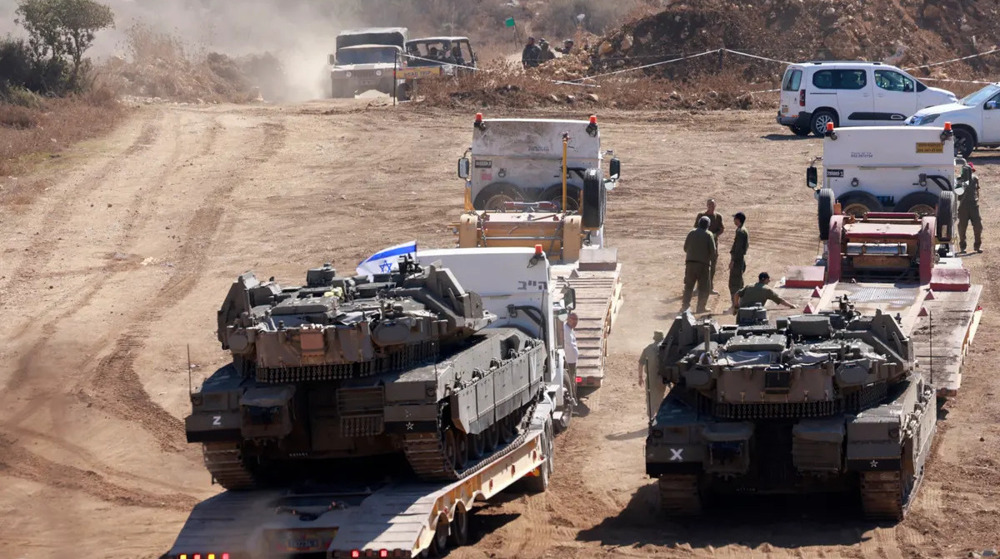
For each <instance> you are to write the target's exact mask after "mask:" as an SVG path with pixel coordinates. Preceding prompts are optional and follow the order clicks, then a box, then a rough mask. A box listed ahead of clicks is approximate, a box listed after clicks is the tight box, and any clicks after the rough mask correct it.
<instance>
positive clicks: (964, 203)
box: [958, 164, 983, 252]
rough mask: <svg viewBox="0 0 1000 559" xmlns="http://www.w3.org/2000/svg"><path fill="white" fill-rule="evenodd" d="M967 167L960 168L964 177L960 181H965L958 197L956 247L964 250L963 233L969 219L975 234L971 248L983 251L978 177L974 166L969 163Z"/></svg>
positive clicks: (967, 226)
mask: <svg viewBox="0 0 1000 559" xmlns="http://www.w3.org/2000/svg"><path fill="white" fill-rule="evenodd" d="M967 169H968V170H966V169H962V179H965V180H963V181H962V182H965V183H966V184H965V192H964V193H963V194H962V196H960V197H959V199H958V248H959V249H960V252H965V247H966V244H965V234H966V232H968V230H969V222H970V221H971V222H972V234H973V235H974V236H975V244H973V248H974V249H975V250H976V252H983V249H982V245H983V238H982V235H983V221H982V219H981V218H980V216H979V177H977V176H976V175H974V174H973V171H974V170H975V168H973V167H972V165H971V164H970V165H969V166H968V167H967ZM966 176H968V179H966ZM960 180H961V179H960Z"/></svg>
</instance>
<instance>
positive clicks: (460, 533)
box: [448, 505, 469, 547]
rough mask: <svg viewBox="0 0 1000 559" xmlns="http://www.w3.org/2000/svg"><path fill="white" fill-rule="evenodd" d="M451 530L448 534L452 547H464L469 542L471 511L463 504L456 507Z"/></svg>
mask: <svg viewBox="0 0 1000 559" xmlns="http://www.w3.org/2000/svg"><path fill="white" fill-rule="evenodd" d="M450 532H451V533H450V534H448V543H450V544H451V546H452V547H462V546H463V545H465V544H467V543H469V513H468V512H467V511H466V510H465V507H463V506H462V505H458V506H457V507H456V508H455V516H454V518H452V519H451V530H450Z"/></svg>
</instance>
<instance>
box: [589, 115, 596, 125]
mask: <svg viewBox="0 0 1000 559" xmlns="http://www.w3.org/2000/svg"><path fill="white" fill-rule="evenodd" d="M590 123H591V124H597V115H590Z"/></svg>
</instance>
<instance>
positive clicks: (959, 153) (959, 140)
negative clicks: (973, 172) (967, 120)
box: [955, 128, 976, 159]
mask: <svg viewBox="0 0 1000 559" xmlns="http://www.w3.org/2000/svg"><path fill="white" fill-rule="evenodd" d="M974 149H976V136H975V134H973V133H972V132H971V131H970V130H968V129H967V128H956V129H955V156H956V157H962V158H964V159H968V158H969V156H970V155H972V150H974Z"/></svg>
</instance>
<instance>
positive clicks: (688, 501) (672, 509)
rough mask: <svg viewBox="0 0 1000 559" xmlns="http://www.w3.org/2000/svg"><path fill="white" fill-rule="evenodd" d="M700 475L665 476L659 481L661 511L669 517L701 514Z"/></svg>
mask: <svg viewBox="0 0 1000 559" xmlns="http://www.w3.org/2000/svg"><path fill="white" fill-rule="evenodd" d="M698 478H699V476H698V474H663V475H661V476H660V479H659V483H658V485H659V491H660V510H661V511H663V512H664V513H665V514H667V515H668V516H697V515H699V514H701V511H702V503H701V492H700V491H699V488H698V481H699V480H698Z"/></svg>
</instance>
